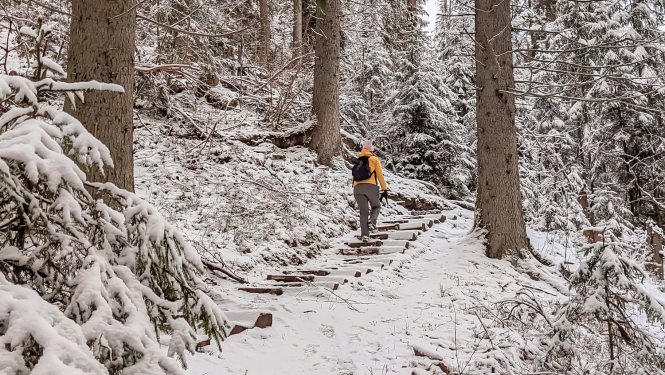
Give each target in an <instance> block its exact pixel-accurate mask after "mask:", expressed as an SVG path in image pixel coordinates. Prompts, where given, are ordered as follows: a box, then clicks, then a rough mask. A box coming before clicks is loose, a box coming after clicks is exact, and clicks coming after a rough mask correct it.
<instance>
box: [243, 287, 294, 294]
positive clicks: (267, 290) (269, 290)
mask: <svg viewBox="0 0 665 375" xmlns="http://www.w3.org/2000/svg"><path fill="white" fill-rule="evenodd" d="M238 290H240V291H243V292H247V293H258V294H272V295H275V296H281V295H282V294H284V290H283V289H282V288H281V287H241V288H238Z"/></svg>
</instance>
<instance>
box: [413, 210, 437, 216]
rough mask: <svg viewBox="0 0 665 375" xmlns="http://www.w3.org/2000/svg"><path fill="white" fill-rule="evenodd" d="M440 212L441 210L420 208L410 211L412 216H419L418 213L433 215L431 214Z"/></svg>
mask: <svg viewBox="0 0 665 375" xmlns="http://www.w3.org/2000/svg"><path fill="white" fill-rule="evenodd" d="M440 213H442V212H441V210H420V211H411V215H414V216H419V215H433V214H440Z"/></svg>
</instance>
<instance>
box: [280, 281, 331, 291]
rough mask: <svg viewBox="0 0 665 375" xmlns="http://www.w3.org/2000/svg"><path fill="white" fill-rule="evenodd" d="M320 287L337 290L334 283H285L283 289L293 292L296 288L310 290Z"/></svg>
mask: <svg viewBox="0 0 665 375" xmlns="http://www.w3.org/2000/svg"><path fill="white" fill-rule="evenodd" d="M317 286H318V287H321V288H328V289H332V290H337V289H339V283H335V282H317V281H315V282H313V283H285V284H284V288H285V290H291V291H293V290H294V289H298V288H312V287H317Z"/></svg>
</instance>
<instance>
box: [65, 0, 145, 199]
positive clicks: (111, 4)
mask: <svg viewBox="0 0 665 375" xmlns="http://www.w3.org/2000/svg"><path fill="white" fill-rule="evenodd" d="M133 5H134V1H130V0H122V1H93V2H90V1H83V0H73V1H72V15H71V27H70V32H69V36H70V41H69V52H68V61H67V79H68V80H69V81H70V82H79V81H92V80H96V81H100V82H108V83H115V84H119V85H121V86H122V87H123V88H124V92H123V93H117V92H91V93H89V95H88V96H87V97H86V101H85V103H83V102H81V101H76V102H74V101H71V100H69V99H68V102H67V104H66V106H65V108H66V110H67V112H68V113H70V114H72V115H73V116H75V117H76V118H77V119H78V120H79V121H81V123H83V125H84V126H85V127H86V129H88V130H89V131H90V133H91V134H92V135H93V136H95V137H96V138H98V139H99V140H101V141H102V142H103V143H104V144H105V145H107V146H108V148H109V150H111V157H112V159H113V164H112V167H113V168H110V169H108V170H107V171H105V172H104V173H103V174H102V173H101V172H99V171H95V172H93V173H91V174H90V178H91V179H92V180H94V181H108V182H111V183H113V184H115V185H116V186H119V187H121V188H123V189H126V190H129V191H134V125H133V118H134V113H133V108H134V100H133V92H134V47H135V45H134V43H135V29H136V14H135V11H130V9H131V8H132V6H133ZM71 99H73V97H72V98H71ZM100 119H103V120H100Z"/></svg>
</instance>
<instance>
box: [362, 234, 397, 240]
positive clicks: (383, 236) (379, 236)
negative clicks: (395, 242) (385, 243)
mask: <svg viewBox="0 0 665 375" xmlns="http://www.w3.org/2000/svg"><path fill="white" fill-rule="evenodd" d="M388 236H389V234H388V233H374V234H370V235H369V238H371V239H373V240H387V239H388ZM355 237H356V238H357V239H361V238H362V236H361V235H359V234H356V236H355Z"/></svg>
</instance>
